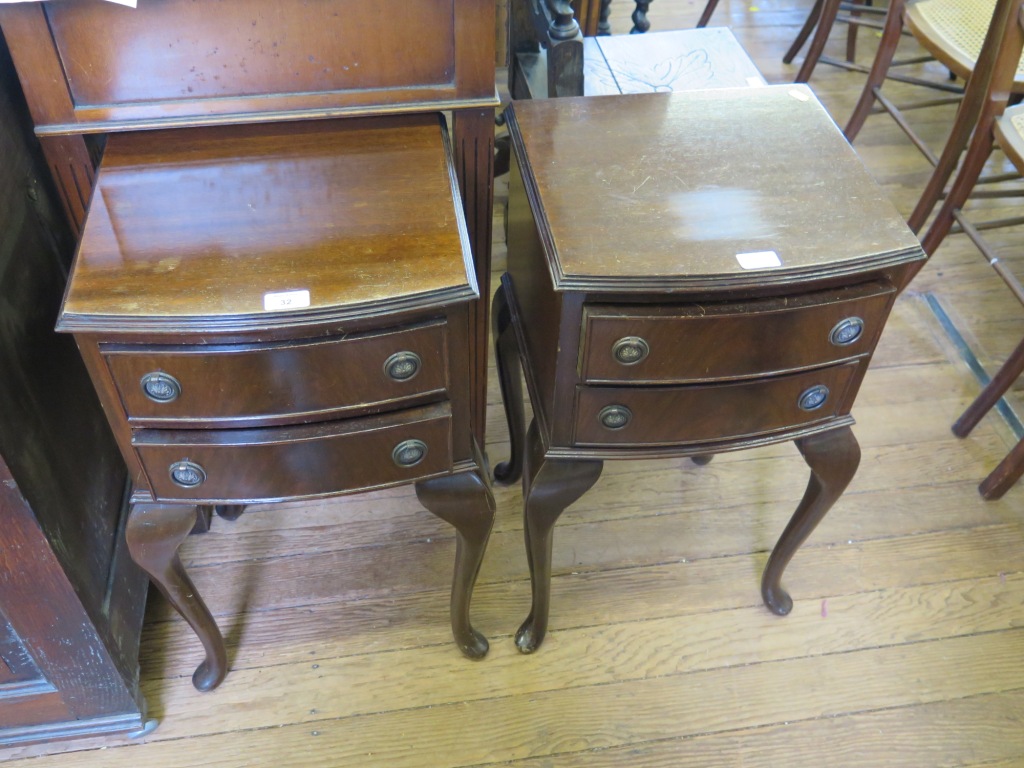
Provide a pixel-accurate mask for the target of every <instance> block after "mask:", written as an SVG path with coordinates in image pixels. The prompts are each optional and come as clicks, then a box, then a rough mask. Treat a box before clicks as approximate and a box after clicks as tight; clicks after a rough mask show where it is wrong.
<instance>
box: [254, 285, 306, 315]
mask: <svg viewBox="0 0 1024 768" xmlns="http://www.w3.org/2000/svg"><path fill="white" fill-rule="evenodd" d="M308 306H309V291H307V290H302V291H281V292H280V293H264V294H263V309H265V310H267V311H269V310H272V309H301V308H302V307H308Z"/></svg>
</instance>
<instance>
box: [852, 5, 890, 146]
mask: <svg viewBox="0 0 1024 768" xmlns="http://www.w3.org/2000/svg"><path fill="white" fill-rule="evenodd" d="M902 34H903V0H891V2H890V3H889V12H888V13H887V14H886V15H885V26H884V28H883V30H882V39H881V40H880V41H879V42H878V53H876V54H875V61H874V63H873V64H872V65H871V71H870V72H869V73H868V79H867V82H866V83H864V90H862V91H861V92H860V99H859V100H858V101H857V106H856V107H854V108H853V114H852V115H850V120H849V121H848V122H847V123H846V128H844V129H843V133H844V134H845V135H846V140H847V141H851V142H852V141H853V140H854V139H855V138H856V137H857V134H858V133H860V129H861V128H863V127H864V122H865V121H866V120H867V119H868V115H869V114H870V113H871V108H872V107H873V106H874V105H875V89H876V88H880V87H881V86H882V83H883V82H885V76H886V74H888V72H889V67H890V66H891V65H892V59H893V56H895V55H896V46H898V45H899V42H900V36H901V35H902Z"/></svg>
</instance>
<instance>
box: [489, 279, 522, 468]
mask: <svg viewBox="0 0 1024 768" xmlns="http://www.w3.org/2000/svg"><path fill="white" fill-rule="evenodd" d="M506 290H507V288H506V286H505V284H504V282H502V284H501V285H499V286H498V290H497V291H496V292H495V294H494V304H493V305H492V307H491V324H492V325H493V331H494V350H495V354H494V362H495V366H496V367H497V369H498V383H499V384H500V385H501V401H502V403H504V404H505V419H506V421H507V422H508V439H509V445H510V449H509V450H510V451H511V453H510V454H509V459H508V461H503V462H501V463H500V464H498V465H496V466H495V467H494V479H495V481H496V482H499V483H502V484H510V483H514V482H515V481H516V480H518V479H519V478H520V477H522V474H523V447H524V446H523V443H524V442H525V437H526V435H525V432H526V429H525V426H526V412H525V408H524V407H523V379H522V362H521V361H520V359H519V344H518V342H517V341H516V333H515V329H514V328H513V327H512V314H511V312H510V311H509V307H508V296H507V294H506Z"/></svg>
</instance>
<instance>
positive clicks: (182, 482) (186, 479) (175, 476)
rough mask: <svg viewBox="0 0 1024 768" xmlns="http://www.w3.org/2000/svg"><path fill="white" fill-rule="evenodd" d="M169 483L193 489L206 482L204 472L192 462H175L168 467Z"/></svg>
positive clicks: (186, 460)
mask: <svg viewBox="0 0 1024 768" xmlns="http://www.w3.org/2000/svg"><path fill="white" fill-rule="evenodd" d="M168 471H169V472H170V475H171V482H173V483H174V484H175V485H178V486H181V487H182V488H195V487H197V486H200V485H202V484H203V483H205V482H206V470H205V469H203V468H202V467H201V466H199V465H198V464H196V463H195V462H194V461H189V460H188V459H185V460H184V461H176V462H174V463H173V464H171V466H170V467H168Z"/></svg>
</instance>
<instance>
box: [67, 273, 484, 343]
mask: <svg viewBox="0 0 1024 768" xmlns="http://www.w3.org/2000/svg"><path fill="white" fill-rule="evenodd" d="M479 297H480V292H479V291H478V290H477V288H476V286H475V285H470V284H469V283H467V284H465V285H461V286H455V287H451V288H446V289H444V290H439V291H431V292H428V293H422V294H417V295H415V296H403V297H400V298H396V299H380V300H376V301H368V302H364V303H362V304H347V305H345V306H344V307H323V308H317V309H312V310H308V311H306V310H302V309H296V310H291V311H288V312H259V313H251V314H237V315H223V316H215V315H195V316H192V315H182V316H175V317H143V316H131V315H102V314H89V315H84V314H83V315H77V314H73V313H70V312H67V311H64V312H62V313H61V315H60V318H59V319H58V321H57V325H56V330H57V331H60V332H62V333H106V334H118V335H122V334H130V333H147V334H157V335H159V334H166V335H168V336H174V337H180V336H181V335H183V334H188V333H196V334H205V335H213V334H219V333H254V332H260V331H267V330H268V329H272V330H288V331H301V330H303V329H307V328H315V327H317V326H322V325H325V324H329V323H342V322H351V321H356V320H359V321H364V320H367V319H369V318H380V317H387V316H389V315H398V314H402V313H411V312H420V311H431V310H434V311H436V310H437V309H438V308H439V307H446V306H451V305H454V304H462V303H466V302H470V301H474V300H476V299H478V298H479Z"/></svg>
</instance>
